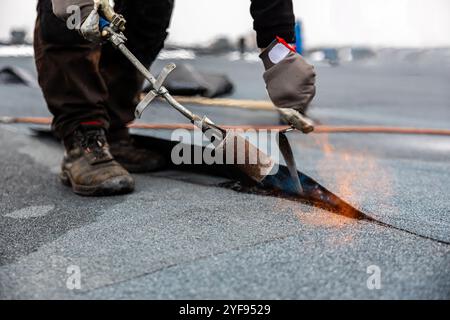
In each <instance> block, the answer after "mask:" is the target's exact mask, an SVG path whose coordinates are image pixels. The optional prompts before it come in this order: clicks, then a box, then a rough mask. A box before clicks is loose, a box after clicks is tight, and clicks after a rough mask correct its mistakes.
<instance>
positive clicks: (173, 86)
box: [145, 64, 233, 98]
mask: <svg viewBox="0 0 450 320" xmlns="http://www.w3.org/2000/svg"><path fill="white" fill-rule="evenodd" d="M164 86H165V87H166V88H167V89H168V90H169V91H170V93H171V94H173V95H178V96H196V95H200V96H203V97H208V98H215V97H219V96H223V95H226V94H229V93H231V92H233V84H232V83H231V81H230V80H229V79H228V77H227V76H225V75H220V74H210V73H204V72H201V71H199V70H197V69H196V68H194V67H193V66H192V65H190V64H179V65H177V68H176V69H175V70H174V71H173V72H172V73H171V74H170V75H169V76H168V77H167V80H166V82H165V83H164ZM145 91H149V87H146V88H145Z"/></svg>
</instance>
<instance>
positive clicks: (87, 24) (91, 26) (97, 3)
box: [52, 0, 125, 43]
mask: <svg viewBox="0 0 450 320" xmlns="http://www.w3.org/2000/svg"><path fill="white" fill-rule="evenodd" d="M52 5H53V13H54V14H55V15H56V16H57V17H59V18H60V19H62V20H64V21H67V19H69V18H70V17H71V16H72V15H73V14H74V12H73V11H72V10H70V9H71V8H79V13H80V16H79V17H77V18H79V21H78V24H77V26H76V28H77V30H78V32H79V33H80V34H81V35H82V36H83V37H84V38H85V39H86V40H88V41H91V42H94V43H100V42H101V41H102V35H101V30H100V13H101V14H102V16H103V17H104V18H105V19H106V20H108V21H110V22H112V21H114V22H115V23H116V25H117V26H118V27H119V29H121V30H122V31H123V30H124V29H125V19H124V18H123V16H121V15H119V14H116V13H115V12H114V10H113V8H112V7H111V6H110V5H109V0H52Z"/></svg>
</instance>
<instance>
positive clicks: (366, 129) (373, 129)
mask: <svg viewBox="0 0 450 320" xmlns="http://www.w3.org/2000/svg"><path fill="white" fill-rule="evenodd" d="M51 122H52V118H40V117H18V118H13V117H0V123H4V124H8V123H18V124H20V123H23V124H36V125H50V124H51ZM129 127H130V128H134V129H147V130H175V129H187V130H192V129H193V128H194V126H193V125H192V124H186V123H142V122H137V123H132V124H130V125H129ZM221 127H223V128H224V129H230V130H233V129H235V130H237V129H239V130H249V129H253V130H279V131H281V130H284V129H287V128H289V127H288V126H285V125H222V126H221ZM313 133H384V134H411V135H440V136H450V130H448V129H429V128H405V127H387V126H386V127H385V126H328V125H318V126H316V127H315V130H314V132H313Z"/></svg>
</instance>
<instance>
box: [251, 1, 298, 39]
mask: <svg viewBox="0 0 450 320" xmlns="http://www.w3.org/2000/svg"><path fill="white" fill-rule="evenodd" d="M251 2H252V4H251V7H250V12H251V14H252V17H253V20H254V24H253V26H254V29H255V31H256V35H257V41H258V47H260V48H266V47H268V46H269V44H270V43H271V42H272V41H273V40H274V39H275V37H276V36H279V37H282V38H283V39H285V40H286V41H287V42H289V43H293V42H295V33H294V27H295V16H294V9H293V5H292V0H251Z"/></svg>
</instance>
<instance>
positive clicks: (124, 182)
mask: <svg viewBox="0 0 450 320" xmlns="http://www.w3.org/2000/svg"><path fill="white" fill-rule="evenodd" d="M64 142H65V145H66V153H65V155H64V160H63V163H62V171H61V174H60V178H61V181H62V182H63V183H64V184H66V185H68V186H71V187H72V190H73V192H75V193H76V194H79V195H83V196H111V195H117V194H125V193H130V192H132V191H133V190H134V180H133V178H132V177H131V175H130V174H129V173H128V172H127V171H126V170H125V169H124V168H123V167H122V166H121V165H120V164H119V163H117V162H116V161H115V160H114V158H113V156H112V155H111V153H110V151H109V145H108V143H107V141H106V136H105V131H104V130H103V129H100V128H98V127H96V128H92V127H90V128H89V127H79V129H78V130H77V131H75V133H74V134H73V135H71V136H70V137H69V139H67V140H65V141H64Z"/></svg>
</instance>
